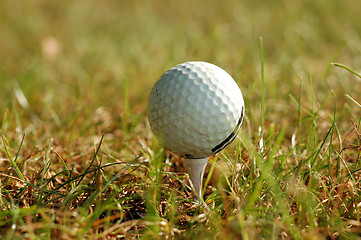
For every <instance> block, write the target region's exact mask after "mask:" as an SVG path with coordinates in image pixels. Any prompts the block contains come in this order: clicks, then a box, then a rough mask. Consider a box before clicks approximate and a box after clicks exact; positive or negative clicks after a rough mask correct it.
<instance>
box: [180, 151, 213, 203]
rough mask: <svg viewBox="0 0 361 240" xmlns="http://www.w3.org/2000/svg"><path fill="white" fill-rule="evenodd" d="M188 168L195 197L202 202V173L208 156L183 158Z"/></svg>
mask: <svg viewBox="0 0 361 240" xmlns="http://www.w3.org/2000/svg"><path fill="white" fill-rule="evenodd" d="M184 162H185V164H186V166H187V169H188V174H189V177H190V182H191V186H192V187H193V190H194V193H195V195H196V197H197V198H198V199H199V200H201V201H202V202H203V195H202V182H203V174H204V170H205V168H206V165H207V163H208V158H199V159H184Z"/></svg>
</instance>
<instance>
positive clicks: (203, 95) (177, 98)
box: [148, 62, 244, 159]
mask: <svg viewBox="0 0 361 240" xmlns="http://www.w3.org/2000/svg"><path fill="white" fill-rule="evenodd" d="M243 117H244V101H243V96H242V92H241V90H240V89H239V87H238V86H237V84H236V82H235V81H234V80H233V78H232V77H231V76H230V75H229V74H228V73H227V72H225V71H224V70H223V69H221V68H220V67H217V66H215V65H213V64H211V63H206V62H186V63H182V64H179V65H177V66H175V67H173V68H171V69H169V70H168V71H167V72H166V73H164V74H163V75H162V76H161V77H160V78H159V80H158V81H157V82H156V83H155V85H154V86H153V88H152V90H151V93H150V97H149V103H148V119H149V123H150V126H151V128H152V131H153V133H154V135H155V136H156V137H157V138H158V140H159V141H160V142H161V143H163V144H164V146H165V147H166V148H168V149H169V150H171V151H172V152H174V153H175V154H177V155H179V156H181V157H185V158H189V159H192V158H205V157H209V156H211V155H214V154H216V153H217V152H219V151H221V150H222V149H223V148H225V147H226V146H227V145H228V144H230V143H231V142H232V141H233V140H234V138H235V137H236V135H237V133H238V131H239V129H240V127H241V125H242V121H243Z"/></svg>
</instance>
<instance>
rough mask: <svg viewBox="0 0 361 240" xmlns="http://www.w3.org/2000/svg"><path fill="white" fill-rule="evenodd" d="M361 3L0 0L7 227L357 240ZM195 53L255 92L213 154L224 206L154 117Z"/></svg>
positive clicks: (33, 234)
mask: <svg viewBox="0 0 361 240" xmlns="http://www.w3.org/2000/svg"><path fill="white" fill-rule="evenodd" d="M360 8H361V2H357V1H351V0H346V1H334V0H331V1H326V0H321V1H311V0H306V1H294V2H292V3H290V2H289V1H285V0H277V1H272V2H265V1H258V0H257V1H254V0H252V1H251V0H247V1H233V0H224V1H209V2H208V3H207V4H204V1H200V0H195V1H194V0H192V1H190V0H186V1H184V2H182V3H179V2H175V1H170V2H168V3H166V2H163V1H159V0H153V1H113V0H109V1H102V2H93V1H75V2H72V1H65V2H62V1H45V0H35V1H31V2H27V1H2V2H0V29H1V34H0V63H1V64H0V135H1V137H0V209H1V211H0V238H1V239H119V238H120V239H122V238H124V239H130V238H143V239H195V238H196V237H197V238H198V239H359V238H360V237H361V216H360V215H361V204H360V203H361V197H360V194H361V186H360V177H361V174H360V173H361V163H360V155H361V151H360V146H361V145H360V142H361V133H360V122H361V118H360V116H361V115H360V114H361V108H360V103H361V99H360V97H359V95H360V94H359V91H360V80H361V78H360V74H359V72H360V71H361V70H360V66H361V60H360V57H359V56H360V52H361V47H360V46H361V35H360V32H361V22H360V21H359V9H360ZM260 39H261V40H260ZM190 60H203V61H208V62H212V63H214V64H216V65H218V66H220V67H222V68H224V69H225V70H226V71H227V72H229V73H230V74H231V75H232V76H233V77H234V79H235V80H236V82H237V83H238V85H239V86H240V88H241V90H242V93H243V95H244V100H245V104H246V119H245V121H244V124H243V126H242V129H241V133H240V135H239V138H238V139H236V141H235V142H234V143H233V144H231V146H229V147H228V148H227V149H226V150H224V151H222V152H221V153H219V154H218V155H217V156H215V157H213V158H211V159H210V161H209V164H208V167H207V170H206V174H205V179H204V182H205V186H204V190H205V196H204V198H205V202H206V203H207V205H208V207H209V208H210V211H207V209H206V208H204V207H202V206H196V205H194V204H193V195H192V193H191V190H190V187H189V184H188V179H187V175H186V174H185V166H184V163H183V161H182V159H179V158H177V156H175V155H173V154H172V153H170V152H168V151H167V150H165V149H163V148H162V146H160V145H159V143H158V142H157V140H156V139H155V138H154V137H153V135H152V133H151V130H150V127H149V124H148V122H147V118H146V106H147V98H148V95H149V93H150V89H151V87H152V85H153V84H154V83H155V81H156V80H157V79H158V77H159V76H160V75H161V74H163V72H164V71H166V70H167V69H168V68H170V67H172V66H174V65H176V64H178V63H181V62H185V61H190ZM335 62H338V63H337V64H336V63H335ZM331 63H333V64H331ZM346 70H347V71H346Z"/></svg>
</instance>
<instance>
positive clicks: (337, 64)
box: [331, 63, 361, 78]
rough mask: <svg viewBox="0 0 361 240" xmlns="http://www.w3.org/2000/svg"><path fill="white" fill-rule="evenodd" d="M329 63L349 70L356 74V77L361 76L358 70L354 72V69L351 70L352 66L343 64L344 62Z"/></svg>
mask: <svg viewBox="0 0 361 240" xmlns="http://www.w3.org/2000/svg"><path fill="white" fill-rule="evenodd" d="M331 65H333V66H335V67H340V68H343V69H345V70H347V71H349V72H350V73H352V74H354V75H356V76H357V77H359V78H361V74H359V73H358V72H356V71H355V70H353V69H352V68H350V67H348V66H346V65H344V64H341V63H331Z"/></svg>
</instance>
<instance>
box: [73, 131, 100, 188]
mask: <svg viewBox="0 0 361 240" xmlns="http://www.w3.org/2000/svg"><path fill="white" fill-rule="evenodd" d="M103 139H104V135H102V137H101V138H100V141H99V144H98V147H97V149H96V150H95V153H94V157H93V159H92V160H91V162H90V164H89V165H88V167H87V168H86V169H85V171H84V172H87V171H88V170H89V169H90V167H91V166H92V165H93V162H94V161H95V159H96V157H97V156H98V153H99V150H100V146H101V145H102V142H103ZM84 177H85V175H82V177H81V178H80V179H79V181H78V183H77V184H76V185H79V184H80V183H81V181H83V179H84Z"/></svg>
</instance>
